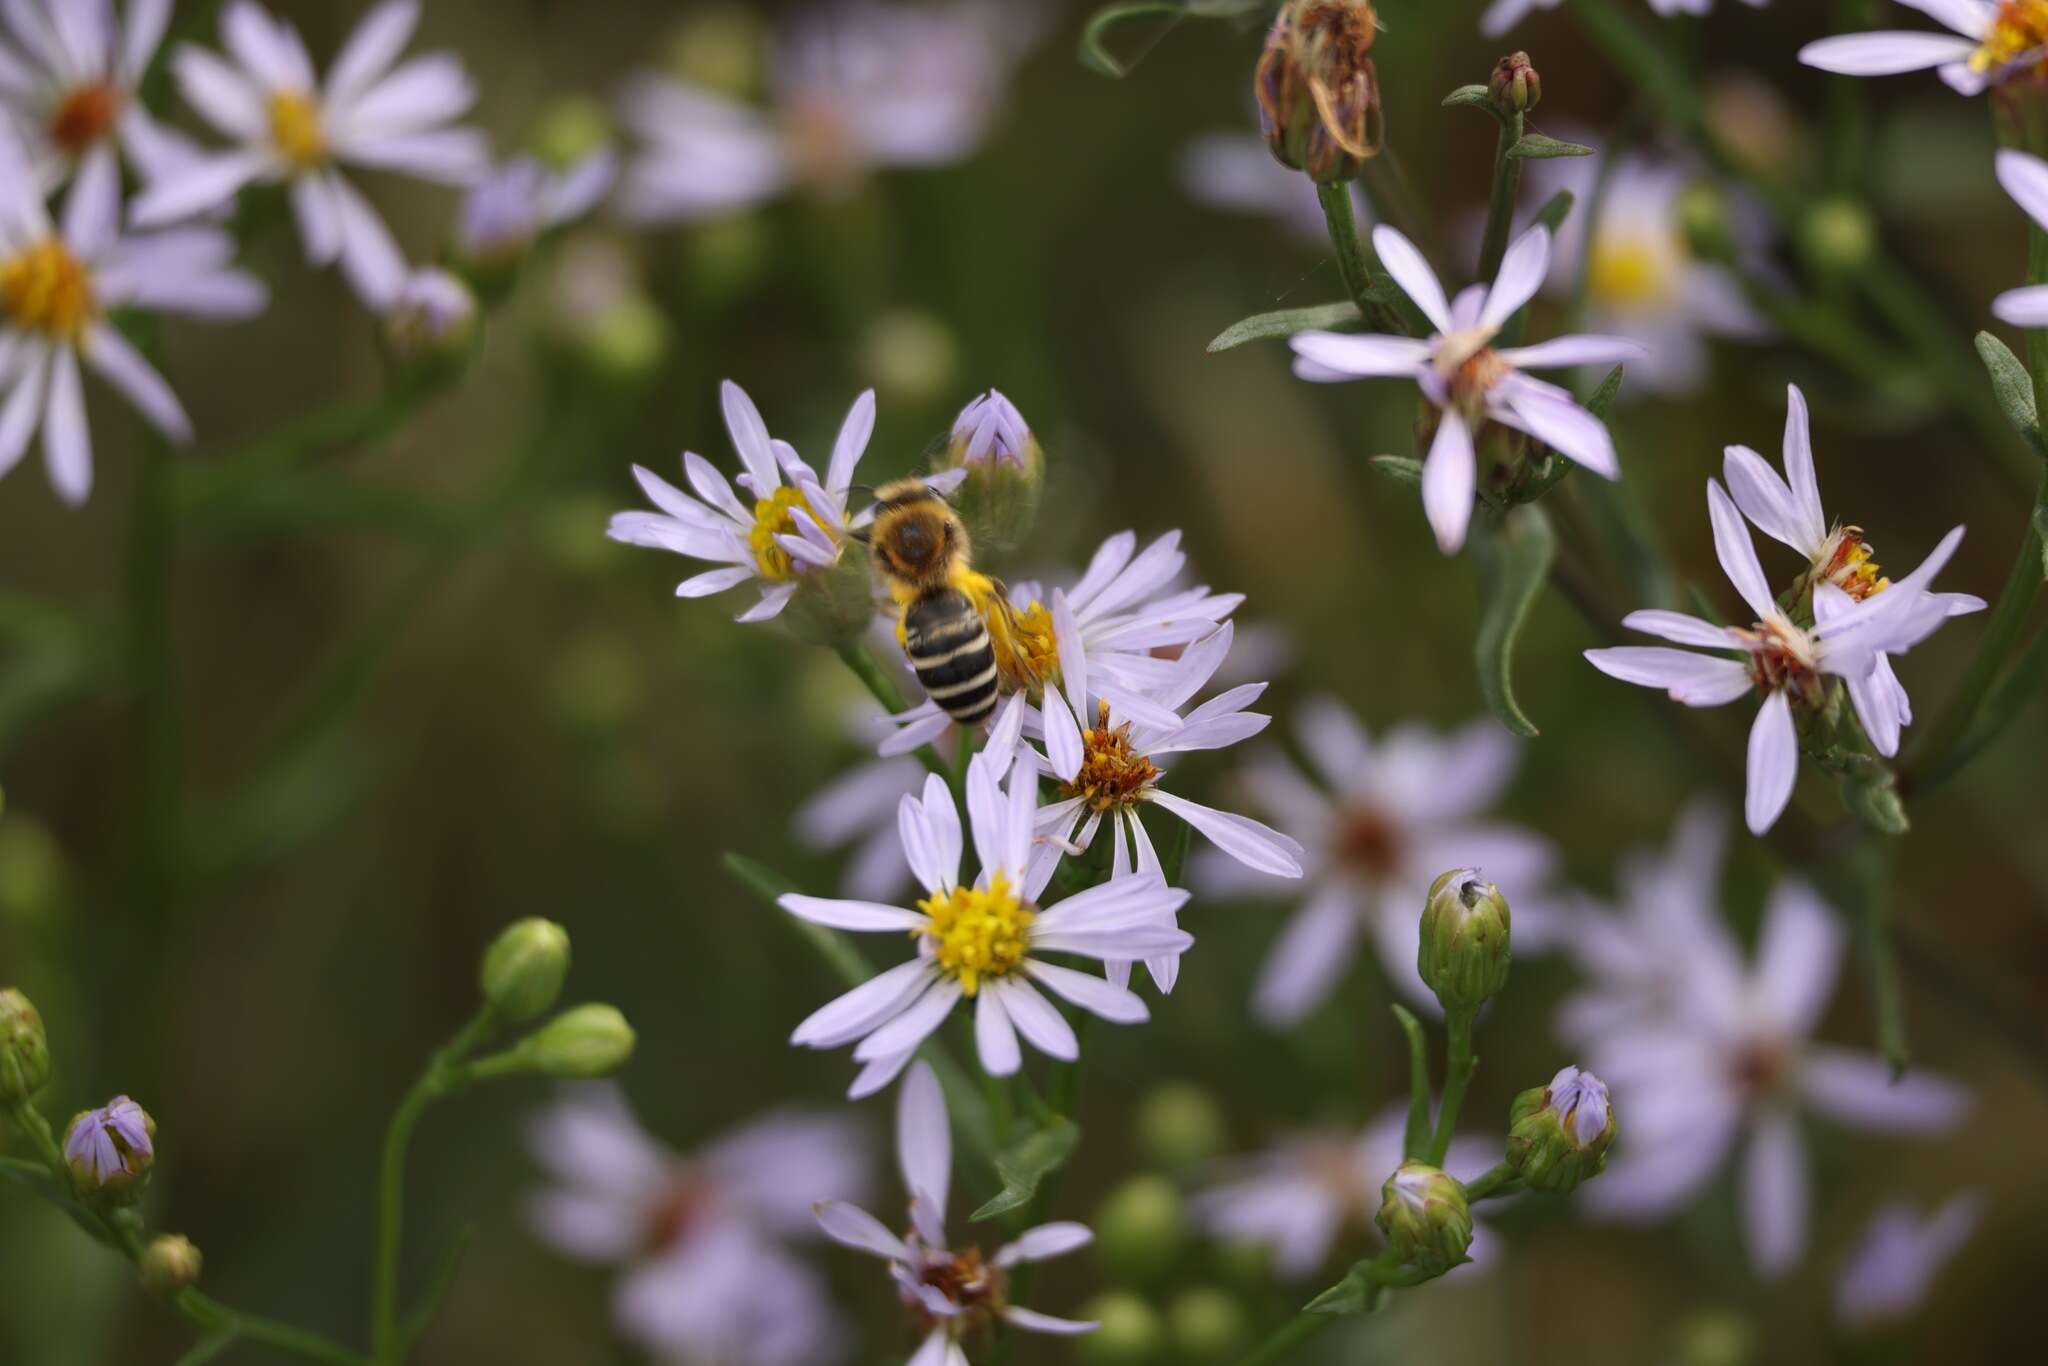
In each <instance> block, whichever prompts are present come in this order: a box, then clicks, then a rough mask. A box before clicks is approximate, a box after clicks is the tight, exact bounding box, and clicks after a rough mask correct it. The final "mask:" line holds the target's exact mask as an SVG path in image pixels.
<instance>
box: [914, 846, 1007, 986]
mask: <svg viewBox="0 0 2048 1366" xmlns="http://www.w3.org/2000/svg"><path fill="white" fill-rule="evenodd" d="M917 906H918V909H919V910H921V911H923V912H924V913H925V914H926V915H927V916H930V917H931V923H930V924H928V925H923V926H920V927H919V928H918V929H917V930H915V931H913V933H915V934H919V935H922V936H924V937H925V938H927V939H930V940H931V941H932V944H933V947H934V948H935V949H936V950H937V952H936V953H935V954H934V955H933V957H934V959H935V960H936V961H937V963H938V965H939V967H940V969H941V970H942V971H944V972H945V973H946V974H947V975H948V976H950V977H953V978H956V979H958V981H959V983H960V989H961V990H962V991H964V992H965V993H966V994H967V995H969V996H972V995H974V994H975V993H976V992H977V991H979V990H981V983H982V981H983V979H984V978H989V977H1006V976H1008V975H1009V974H1010V973H1012V972H1015V971H1016V970H1017V969H1018V968H1019V967H1020V966H1022V965H1023V962H1024V957H1025V954H1026V953H1027V952H1028V951H1029V950H1030V947H1031V939H1030V933H1029V932H1030V929H1031V922H1032V921H1034V920H1036V919H1037V918H1038V914H1037V912H1035V911H1033V910H1032V909H1031V908H1030V907H1029V906H1027V905H1025V904H1024V902H1023V901H1021V900H1019V899H1018V897H1017V894H1016V892H1015V891H1014V890H1012V888H1011V886H1010V879H1009V876H1008V874H1006V873H997V874H996V875H995V876H994V877H993V878H991V879H990V880H989V884H988V886H986V887H955V888H954V889H953V890H952V891H950V892H944V893H935V894H934V895H932V896H929V897H926V898H925V899H924V900H923V901H920V902H918V903H917Z"/></svg>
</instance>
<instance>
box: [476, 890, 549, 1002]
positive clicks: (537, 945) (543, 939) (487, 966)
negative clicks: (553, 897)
mask: <svg viewBox="0 0 2048 1366" xmlns="http://www.w3.org/2000/svg"><path fill="white" fill-rule="evenodd" d="M568 975H569V935H568V932H567V931H565V930H564V929H563V928H562V927H561V926H560V925H557V924H556V923H555V922H554V921H552V920H542V919H541V918H540V917H538V916H533V917H530V918H528V919H526V920H521V921H517V922H515V923H514V924H512V925H510V926H508V927H507V928H506V929H505V931H504V933H502V934H500V935H499V936H498V937H497V939H496V941H495V942H493V943H492V945H491V947H490V948H488V949H486V950H485V951H484V961H483V969H482V971H481V972H480V973H479V974H478V976H479V978H480V980H481V983H482V985H483V992H484V1000H485V1001H487V1002H488V1003H489V1004H490V1007H491V1010H492V1011H493V1012H494V1013H495V1014H496V1015H497V1017H498V1018H499V1019H500V1020H502V1021H504V1022H505V1023H506V1024H524V1023H525V1022H526V1021H528V1020H531V1019H533V1018H534V1017H535V1016H537V1015H539V1014H540V1013H541V1012H542V1011H544V1010H546V1009H547V1008H548V1007H549V1006H551V1005H553V1004H554V1003H555V998H556V997H557V996H560V995H561V994H562V979H563V978H565V977H567V976H568Z"/></svg>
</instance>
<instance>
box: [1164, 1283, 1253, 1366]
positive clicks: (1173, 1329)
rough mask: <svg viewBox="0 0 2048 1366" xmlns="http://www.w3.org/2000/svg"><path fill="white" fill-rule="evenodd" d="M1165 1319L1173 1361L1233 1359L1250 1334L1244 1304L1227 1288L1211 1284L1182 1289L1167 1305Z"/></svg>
mask: <svg viewBox="0 0 2048 1366" xmlns="http://www.w3.org/2000/svg"><path fill="white" fill-rule="evenodd" d="M1166 1323H1167V1331H1168V1332H1169V1333H1170V1334H1171V1335H1172V1338H1173V1359H1174V1360H1175V1361H1185V1362H1194V1363H1209V1362H1225V1361H1235V1360H1237V1358H1238V1357H1239V1356H1240V1355H1242V1353H1243V1352H1244V1347H1245V1343H1246V1341H1247V1340H1248V1339H1249V1338H1250V1336H1251V1321H1250V1319H1249V1318H1248V1317H1247V1316H1246V1314H1245V1310H1244V1305H1243V1304H1241V1303H1240V1302H1239V1301H1238V1299H1237V1297H1236V1296H1235V1295H1232V1294H1231V1293H1230V1292H1229V1291H1226V1290H1218V1289H1216V1288H1215V1287H1213V1286H1202V1287H1198V1288H1196V1289H1194V1290H1189V1291H1185V1292H1183V1293H1182V1294H1181V1295H1180V1296H1179V1297H1178V1298H1177V1299H1175V1300H1174V1302H1173V1303H1172V1304H1171V1305H1170V1306H1168V1308H1167V1311H1166Z"/></svg>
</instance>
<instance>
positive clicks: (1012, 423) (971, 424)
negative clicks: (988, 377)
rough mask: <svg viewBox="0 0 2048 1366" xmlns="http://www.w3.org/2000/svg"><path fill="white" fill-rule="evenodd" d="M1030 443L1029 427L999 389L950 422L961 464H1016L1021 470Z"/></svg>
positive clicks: (1025, 462)
mask: <svg viewBox="0 0 2048 1366" xmlns="http://www.w3.org/2000/svg"><path fill="white" fill-rule="evenodd" d="M1031 444H1032V437H1031V427H1030V424H1028V423H1027V422H1025V421H1024V414H1022V413H1020V412H1018V411H1017V405H1016V404H1014V403H1012V402H1010V400H1009V399H1007V398H1005V397H1003V392H1002V390H1000V389H991V390H989V391H988V392H987V393H985V394H982V395H980V396H979V397H977V398H976V399H974V400H973V401H972V402H971V403H969V404H968V405H967V406H966V407H965V408H962V409H961V410H960V416H958V417H956V418H954V419H953V446H954V448H955V449H956V450H957V451H958V452H959V454H958V456H957V457H956V458H957V461H958V463H960V464H962V465H1015V466H1017V467H1018V468H1020V469H1022V468H1025V467H1026V466H1028V465H1029V464H1030V456H1029V452H1030V449H1031Z"/></svg>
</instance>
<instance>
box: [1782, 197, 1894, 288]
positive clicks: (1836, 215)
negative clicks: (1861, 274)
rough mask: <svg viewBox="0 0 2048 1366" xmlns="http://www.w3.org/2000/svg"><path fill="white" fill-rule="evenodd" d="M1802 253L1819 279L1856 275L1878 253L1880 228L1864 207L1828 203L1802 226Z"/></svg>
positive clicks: (1820, 205)
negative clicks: (1878, 230)
mask: <svg viewBox="0 0 2048 1366" xmlns="http://www.w3.org/2000/svg"><path fill="white" fill-rule="evenodd" d="M1799 251H1800V254H1801V255H1802V256H1804V257H1805V259H1806V264H1807V268H1808V269H1810V270H1812V271H1813V272H1814V273H1815V274H1818V275H1853V274H1855V273H1856V272H1857V271H1859V270H1862V269H1863V268H1864V267H1865V266H1867V265H1869V264H1870V261H1871V258H1872V257H1873V256H1875V255H1876V253H1877V225H1876V224H1875V223H1873V222H1871V220H1870V213H1869V211H1868V210H1866V209H1865V208H1864V207H1863V206H1862V205H1861V204H1858V203H1856V202H1855V201H1853V200H1848V199H1824V200H1822V201H1821V202H1820V203H1818V204H1816V205H1814V206H1813V208H1811V209H1810V210H1808V211H1807V214H1806V218H1805V220H1804V221H1803V222H1801V223H1800V225H1799Z"/></svg>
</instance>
